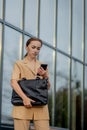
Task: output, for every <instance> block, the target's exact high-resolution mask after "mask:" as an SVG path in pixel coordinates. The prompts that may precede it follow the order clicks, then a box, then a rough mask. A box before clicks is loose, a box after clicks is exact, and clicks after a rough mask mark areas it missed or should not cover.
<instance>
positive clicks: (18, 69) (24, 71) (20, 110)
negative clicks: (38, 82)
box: [11, 57, 49, 120]
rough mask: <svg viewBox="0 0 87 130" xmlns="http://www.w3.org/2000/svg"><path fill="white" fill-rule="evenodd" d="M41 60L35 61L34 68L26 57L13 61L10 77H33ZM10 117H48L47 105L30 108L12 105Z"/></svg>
mask: <svg viewBox="0 0 87 130" xmlns="http://www.w3.org/2000/svg"><path fill="white" fill-rule="evenodd" d="M40 64H41V62H40V61H38V60H37V61H36V65H35V69H34V70H33V69H32V66H30V64H29V61H28V58H27V57H25V58H24V59H23V60H18V61H17V62H15V64H14V67H13V71H12V77H11V79H16V80H19V79H22V78H24V77H25V78H26V79H35V78H36V75H37V69H38V67H40ZM12 117H13V118H18V119H35V120H38V119H49V112H48V105H44V106H34V107H32V108H26V107H24V106H13V109H12Z"/></svg>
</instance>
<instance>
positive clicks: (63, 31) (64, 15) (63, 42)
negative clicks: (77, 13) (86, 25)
mask: <svg viewBox="0 0 87 130" xmlns="http://www.w3.org/2000/svg"><path fill="white" fill-rule="evenodd" d="M57 12H58V19H57V20H58V22H57V24H58V27H57V30H58V33H57V47H58V48H59V49H61V50H62V51H64V52H66V53H69V43H70V41H69V39H70V38H69V35H70V34H69V33H70V32H69V31H70V28H69V24H70V23H69V18H70V17H69V15H70V7H69V0H58V10H57Z"/></svg>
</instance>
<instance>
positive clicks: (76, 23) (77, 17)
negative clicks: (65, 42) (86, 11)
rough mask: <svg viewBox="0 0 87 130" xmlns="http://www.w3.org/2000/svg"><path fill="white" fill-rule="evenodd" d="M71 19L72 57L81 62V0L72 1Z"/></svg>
mask: <svg viewBox="0 0 87 130" xmlns="http://www.w3.org/2000/svg"><path fill="white" fill-rule="evenodd" d="M78 3H79V4H78ZM72 17H73V20H72V26H73V29H72V35H73V37H72V55H73V56H74V57H76V58H78V59H80V60H82V0H73V16H72ZM78 50H79V51H78Z"/></svg>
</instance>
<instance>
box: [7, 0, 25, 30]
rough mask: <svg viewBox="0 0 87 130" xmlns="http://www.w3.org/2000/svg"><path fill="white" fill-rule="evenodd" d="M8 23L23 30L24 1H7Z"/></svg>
mask: <svg viewBox="0 0 87 130" xmlns="http://www.w3.org/2000/svg"><path fill="white" fill-rule="evenodd" d="M5 13H6V21H7V22H9V23H11V24H13V25H14V26H17V27H19V28H22V22H23V20H22V0H14V1H13V0H6V12H5Z"/></svg>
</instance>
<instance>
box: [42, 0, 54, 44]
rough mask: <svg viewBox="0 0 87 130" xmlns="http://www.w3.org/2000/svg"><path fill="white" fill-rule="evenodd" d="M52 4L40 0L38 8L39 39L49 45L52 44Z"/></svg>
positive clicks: (52, 2)
mask: <svg viewBox="0 0 87 130" xmlns="http://www.w3.org/2000/svg"><path fill="white" fill-rule="evenodd" d="M54 2H55V1H53V0H41V7H40V9H41V10H40V38H41V39H42V40H44V41H46V42H48V43H50V44H51V45H53V43H54V41H53V40H54V37H53V36H54V15H55V14H54V9H55V7H54Z"/></svg>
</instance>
